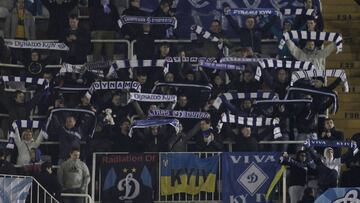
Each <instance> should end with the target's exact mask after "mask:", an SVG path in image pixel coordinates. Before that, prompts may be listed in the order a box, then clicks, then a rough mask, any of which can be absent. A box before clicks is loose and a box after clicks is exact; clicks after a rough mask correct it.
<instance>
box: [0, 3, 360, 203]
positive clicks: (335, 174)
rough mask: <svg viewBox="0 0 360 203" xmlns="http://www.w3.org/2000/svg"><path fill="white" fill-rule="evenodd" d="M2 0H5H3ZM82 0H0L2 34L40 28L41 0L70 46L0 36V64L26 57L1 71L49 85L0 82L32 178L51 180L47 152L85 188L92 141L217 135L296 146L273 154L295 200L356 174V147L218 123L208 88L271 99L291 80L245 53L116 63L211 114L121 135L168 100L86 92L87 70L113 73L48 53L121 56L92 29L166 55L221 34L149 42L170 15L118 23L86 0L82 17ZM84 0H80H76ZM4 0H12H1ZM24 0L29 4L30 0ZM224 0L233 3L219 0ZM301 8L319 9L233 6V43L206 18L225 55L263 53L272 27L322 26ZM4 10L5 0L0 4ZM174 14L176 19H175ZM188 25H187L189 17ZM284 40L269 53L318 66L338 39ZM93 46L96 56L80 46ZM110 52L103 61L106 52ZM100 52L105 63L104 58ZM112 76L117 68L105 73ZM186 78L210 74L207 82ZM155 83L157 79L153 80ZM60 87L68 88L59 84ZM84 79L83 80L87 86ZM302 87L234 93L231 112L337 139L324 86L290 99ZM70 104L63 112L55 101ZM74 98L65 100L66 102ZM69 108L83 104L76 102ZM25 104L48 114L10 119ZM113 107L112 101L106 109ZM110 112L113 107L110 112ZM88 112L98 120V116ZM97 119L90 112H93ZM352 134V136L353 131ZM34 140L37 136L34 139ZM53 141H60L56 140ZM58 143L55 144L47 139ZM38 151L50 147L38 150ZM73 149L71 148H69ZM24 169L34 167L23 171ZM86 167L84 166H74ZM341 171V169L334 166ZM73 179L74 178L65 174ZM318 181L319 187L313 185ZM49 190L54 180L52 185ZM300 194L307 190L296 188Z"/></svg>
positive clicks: (215, 145) (134, 6)
mask: <svg viewBox="0 0 360 203" xmlns="http://www.w3.org/2000/svg"><path fill="white" fill-rule="evenodd" d="M3 3H5V1H4V2H3ZM78 3H79V2H78V0H56V1H52V0H41V1H36V0H35V3H34V4H29V2H28V1H26V0H18V1H16V2H13V3H11V2H10V3H8V4H7V5H8V6H6V5H0V6H4V7H5V8H6V7H7V9H9V10H8V11H9V12H8V15H7V17H6V20H5V24H4V27H3V28H2V30H3V33H4V38H5V39H23V40H33V39H38V37H37V36H36V32H35V31H36V25H35V21H34V17H33V15H37V14H39V12H38V10H39V9H37V10H36V9H35V8H39V5H40V8H41V4H42V5H43V6H44V7H45V8H46V9H47V10H48V12H49V20H48V22H49V23H48V29H47V38H46V39H52V40H57V41H59V42H63V43H65V44H66V45H67V46H68V47H69V51H66V52H56V51H48V52H43V51H40V50H27V49H16V48H9V47H7V46H6V43H5V41H4V39H3V38H1V40H0V62H1V63H5V64H21V65H24V67H25V69H19V70H10V69H8V68H2V69H1V74H2V75H15V76H26V77H39V78H44V79H46V81H47V82H48V84H49V88H48V89H46V90H44V89H43V87H39V86H36V85H28V84H26V85H24V84H22V85H20V86H19V85H15V84H10V82H9V84H2V89H1V90H0V94H1V96H0V101H1V112H2V113H5V114H9V118H2V119H1V125H2V129H3V132H2V137H3V138H6V137H7V136H6V134H7V131H8V130H9V129H10V128H14V132H13V134H14V141H15V145H16V149H17V155H16V153H15V154H14V152H11V155H12V159H11V160H12V161H13V163H16V164H17V165H20V166H23V165H29V164H30V165H31V164H41V163H44V164H43V165H42V173H41V174H40V176H39V177H40V180H44V182H45V183H44V184H47V183H46V181H49V179H47V178H46V177H47V176H48V175H49V174H51V173H52V172H51V167H50V165H51V164H50V165H49V162H48V161H52V163H53V164H60V169H59V170H58V177H59V180H60V182H59V187H60V186H62V188H63V190H66V191H68V192H84V191H85V189H86V186H87V184H88V183H89V171H88V169H87V167H86V165H85V164H84V163H83V162H80V161H79V160H78V159H79V156H80V155H79V154H80V151H79V149H80V147H81V152H82V158H83V160H85V162H87V163H88V164H89V163H90V161H91V157H92V156H91V153H92V152H96V151H111V152H167V151H200V152H201V151H203V152H209V151H228V150H229V148H228V147H227V146H228V145H226V144H224V143H225V141H228V142H231V143H233V146H232V151H280V152H289V153H296V156H295V157H294V158H292V157H291V156H289V155H288V154H287V153H284V154H283V156H282V159H281V164H286V165H289V166H290V177H289V179H290V182H289V184H290V188H289V194H290V199H291V202H294V203H295V202H298V201H300V200H301V199H302V198H303V199H306V198H309V199H311V196H316V195H318V194H320V193H321V192H323V191H325V190H326V189H327V188H330V187H336V186H358V185H356V184H358V183H359V182H360V180H355V178H356V176H353V174H356V173H358V172H359V157H358V155H357V156H355V157H354V156H352V155H351V153H350V151H349V152H348V153H345V154H344V155H341V150H340V149H339V148H334V149H333V148H325V149H322V148H316V149H314V148H312V147H306V148H304V147H302V146H300V145H299V146H296V147H294V148H291V147H288V146H287V145H281V146H280V147H279V146H273V145H271V146H270V145H259V142H260V141H263V140H273V139H274V138H273V135H272V129H271V128H268V127H254V126H248V125H237V124H236V125H234V124H226V123H225V124H224V125H223V127H222V128H221V130H220V131H219V130H217V124H218V121H219V119H221V115H222V113H224V112H226V111H228V110H227V109H225V108H223V107H222V108H220V109H215V108H214V106H213V103H214V100H215V99H216V98H217V97H218V96H219V95H221V94H223V93H226V92H232V93H238V92H242V93H249V92H261V91H273V92H275V93H277V94H278V96H279V99H284V98H285V96H286V94H287V88H288V87H289V85H290V79H291V70H289V69H281V68H279V69H273V70H272V69H267V70H266V71H264V72H263V77H262V78H261V80H260V81H258V80H256V79H255V70H256V64H255V65H254V64H246V65H245V70H244V71H235V70H220V71H219V70H217V71H213V70H211V69H206V68H204V67H201V66H194V65H193V64H191V63H190V62H182V63H174V64H170V67H169V70H168V71H167V72H164V71H163V67H149V68H148V67H147V68H141V67H133V68H131V71H129V70H128V69H120V70H117V71H116V73H117V74H116V75H117V78H115V80H119V81H130V80H133V81H137V82H139V83H140V84H141V92H142V93H152V90H153V89H155V92H156V93H159V94H175V95H177V103H176V105H175V107H174V108H173V110H179V111H196V112H208V113H209V114H210V115H211V117H210V118H206V119H201V120H196V119H187V118H180V119H179V121H180V123H181V130H180V131H179V132H177V131H175V130H174V128H172V127H171V126H154V127H149V128H145V129H134V130H133V132H132V136H129V133H130V129H131V126H132V124H133V123H134V121H135V120H137V119H147V112H148V111H149V110H155V109H171V105H169V104H167V103H158V102H154V103H152V102H149V103H145V102H141V101H134V100H129V91H125V90H108V91H99V92H96V94H95V95H93V96H92V97H91V99H90V98H89V97H88V96H87V95H86V94H85V93H86V88H89V87H90V85H91V84H92V83H93V82H95V81H100V80H106V79H109V78H106V77H100V76H99V75H97V74H94V73H93V72H91V71H85V72H81V73H79V72H65V73H60V72H59V70H58V69H48V68H45V66H46V65H60V64H62V63H69V64H86V63H88V64H91V63H93V64H96V63H98V64H100V63H101V64H103V65H102V66H104V67H105V69H104V71H105V72H106V71H108V70H109V69H110V66H111V64H112V62H111V61H112V60H113V59H114V53H115V51H116V50H121V51H122V52H124V53H122V56H125V57H129V56H127V54H126V53H125V51H123V50H122V47H120V46H116V45H115V44H114V43H103V42H97V43H93V44H91V43H90V40H91V39H127V40H130V41H132V40H137V43H136V44H135V47H134V54H135V57H136V59H139V60H142V59H150V60H157V59H165V58H166V57H174V56H180V57H188V56H196V57H214V58H216V59H221V58H222V57H223V50H222V49H219V48H218V42H212V41H209V40H206V39H203V38H202V37H201V36H196V34H194V33H192V34H191V39H192V40H193V42H192V45H189V46H181V45H178V44H169V43H162V44H160V45H159V46H158V45H156V44H155V42H154V40H155V39H177V33H176V29H174V27H172V26H170V25H150V24H126V25H124V26H123V27H122V28H121V29H120V28H119V26H118V23H117V21H118V19H119V16H120V14H119V9H118V8H117V7H116V6H115V5H114V3H113V2H112V1H111V0H92V1H90V0H89V2H88V6H89V22H88V23H85V22H80V21H79V17H78V15H77V10H76V6H77V5H78ZM82 3H83V2H82ZM9 5H12V6H9ZM29 5H30V6H29ZM223 6H224V9H226V8H228V7H229V5H227V4H224V5H223ZM304 8H305V9H310V8H313V9H315V11H316V12H315V13H314V15H313V16H305V15H298V16H296V18H287V19H285V20H283V23H282V25H283V26H282V27H281V28H280V29H279V28H277V26H275V24H276V23H279V21H280V20H279V18H278V17H276V16H273V17H269V16H268V17H266V16H265V17H264V16H261V17H259V16H247V17H246V18H244V22H245V23H244V25H239V24H238V22H237V21H236V20H235V19H233V17H231V16H226V19H227V20H228V22H229V24H230V26H231V29H233V30H234V31H235V32H236V33H237V34H238V36H239V39H240V44H236V43H233V42H231V40H229V39H228V38H227V37H226V33H225V32H224V31H223V30H222V25H221V21H220V20H218V19H214V20H213V21H212V22H211V25H210V27H209V28H208V30H209V31H210V33H211V34H212V35H213V36H215V37H218V38H219V39H220V41H221V42H222V43H224V44H225V45H226V46H227V47H228V48H230V55H231V56H235V57H240V58H271V57H274V56H269V55H268V54H267V53H262V48H261V45H262V43H261V40H262V39H264V38H272V39H278V40H280V39H281V38H282V34H283V33H284V32H287V31H290V30H307V31H322V30H323V28H324V25H323V21H322V16H321V12H320V10H319V9H318V8H315V7H314V6H313V2H312V0H304ZM2 11H3V10H2ZM175 14H176V8H174V7H173V2H172V0H161V1H160V3H159V6H158V8H157V9H156V10H154V11H153V12H151V13H148V12H145V11H144V10H142V9H141V8H140V0H130V1H129V7H128V8H126V9H125V10H123V11H122V13H121V15H130V16H154V17H173V16H175ZM177 20H178V21H179V22H178V23H181V19H177ZM189 29H190V28H189ZM286 45H287V46H286V47H285V49H283V50H281V51H279V52H278V54H277V56H276V57H277V58H279V59H286V60H302V61H311V62H312V63H313V64H314V65H315V67H316V68H317V69H321V70H324V69H325V59H326V57H327V56H329V55H330V54H331V53H332V52H333V50H334V49H335V48H336V46H335V45H334V43H330V44H329V45H323V43H322V42H320V41H312V40H309V41H303V40H299V41H292V40H288V41H287V42H286ZM88 55H92V57H88ZM108 62H109V63H108ZM104 64H105V65H104ZM111 80H114V78H112V79H111ZM162 82H163V83H166V84H174V83H177V84H190V87H189V86H187V87H175V86H171V85H169V86H161V87H160V88H159V87H157V84H159V83H162ZM339 83H340V80H339V79H337V80H336V81H335V82H334V83H332V84H330V85H326V83H325V80H324V79H323V78H313V79H310V80H300V81H299V82H297V83H296V84H295V86H298V87H303V88H313V89H316V90H320V91H329V92H334V90H335V88H336V87H337V85H338V84H339ZM191 85H195V86H196V85H202V86H210V87H211V90H210V91H205V90H203V89H201V88H196V87H195V86H194V87H191ZM14 86H15V87H16V88H18V89H21V90H26V89H27V90H32V91H33V92H35V94H34V96H33V97H32V98H29V94H27V93H24V91H21V90H17V91H15V93H9V92H7V91H5V89H7V88H8V87H14ZM154 87H155V88H154ZM66 88H68V89H66ZM84 88H85V90H84ZM299 98H301V99H303V98H307V99H308V98H310V99H312V103H311V104H305V105H304V104H295V105H284V104H276V105H273V106H271V107H269V106H265V107H264V106H258V105H255V103H254V101H255V100H254V99H239V100H233V101H231V104H230V105H233V106H235V109H232V110H231V111H230V112H231V113H232V114H236V115H238V116H243V117H269V116H271V117H278V118H280V129H281V134H282V137H281V138H280V140H284V141H286V140H302V141H303V140H306V139H309V138H311V139H328V140H344V135H343V133H342V132H340V131H337V130H336V129H335V124H334V122H333V121H332V120H331V119H324V118H323V117H321V115H323V114H324V112H325V111H326V110H327V109H328V108H329V107H330V106H331V105H334V104H333V102H331V101H330V99H329V98H324V97H319V96H314V95H310V94H309V95H300V96H299V95H297V99H299ZM63 108H66V109H67V110H65V111H64V112H62V111H59V112H56V113H55V112H54V110H56V109H63ZM69 109H70V110H69ZM71 109H77V110H79V109H80V110H84V111H75V110H71ZM31 112H35V114H38V115H44V116H46V118H51V119H50V122H49V123H50V124H49V125H48V126H47V127H48V128H47V129H46V131H47V132H45V129H41V130H32V129H21V128H20V127H16V126H11V124H12V123H13V121H16V120H29V118H30V117H29V116H30V114H31ZM109 112H110V113H109ZM109 116H110V117H109ZM94 121H95V123H96V125H93V124H94ZM96 121H97V122H96ZM359 138H360V137H359V136H353V138H352V139H353V140H354V141H357V143H359V141H360V140H359ZM43 139H49V140H54V141H59V143H60V144H58V146H57V147H48V146H41V142H42V141H43ZM39 146H40V147H39ZM56 148H58V151H57V150H56ZM54 149H55V150H54ZM45 155H51V157H50V158H49V156H45ZM69 156H70V158H69ZM0 158H1V161H0V163H1V169H0V170H1V171H4V172H5V171H8V172H9V173H13V172H14V169H13V168H12V167H11V164H10V163H9V162H7V161H6V160H5V153H4V152H1V154H0ZM344 163H345V164H346V165H347V166H348V168H349V170H348V171H346V172H345V173H343V174H341V171H340V167H341V164H344ZM74 167H75V168H78V169H79V170H77V174H75V175H74V174H73V173H70V174H67V172H66V171H67V169H69V168H70V169H73V168H74ZM30 173H31V172H30ZM79 177H82V178H79ZM340 177H341V178H340ZM70 180H71V181H72V182H71V181H70ZM314 189H316V190H315V191H314ZM52 190H53V192H54V193H57V192H58V191H59V190H60V189H59V188H56V187H55V188H53V189H52ZM303 194H305V195H304V197H303ZM303 202H308V201H307V200H304V201H303Z"/></svg>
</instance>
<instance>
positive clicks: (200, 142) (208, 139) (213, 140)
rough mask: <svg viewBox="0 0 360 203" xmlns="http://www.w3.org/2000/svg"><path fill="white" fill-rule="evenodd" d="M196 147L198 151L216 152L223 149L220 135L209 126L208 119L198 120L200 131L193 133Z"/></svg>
mask: <svg viewBox="0 0 360 203" xmlns="http://www.w3.org/2000/svg"><path fill="white" fill-rule="evenodd" d="M195 139H196V144H195V145H196V147H195V150H196V151H198V152H218V151H222V150H223V147H224V146H223V144H222V139H221V137H220V135H219V134H218V133H217V132H216V130H214V129H213V128H212V127H211V120H210V119H203V120H201V121H200V132H199V133H197V134H196V135H195Z"/></svg>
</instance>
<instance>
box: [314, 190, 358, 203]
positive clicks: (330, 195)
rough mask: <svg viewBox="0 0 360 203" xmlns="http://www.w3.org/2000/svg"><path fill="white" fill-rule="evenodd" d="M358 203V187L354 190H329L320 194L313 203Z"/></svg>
mask: <svg viewBox="0 0 360 203" xmlns="http://www.w3.org/2000/svg"><path fill="white" fill-rule="evenodd" d="M323 202H329V203H359V202H360V187H356V188H330V189H328V190H326V191H325V192H324V193H323V194H321V195H320V196H319V197H318V198H317V199H316V200H315V203H323Z"/></svg>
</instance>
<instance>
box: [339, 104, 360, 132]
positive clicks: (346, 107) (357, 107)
mask: <svg viewBox="0 0 360 203" xmlns="http://www.w3.org/2000/svg"><path fill="white" fill-rule="evenodd" d="M339 111H360V102H346V103H342V102H340V103H339ZM359 128H360V125H359Z"/></svg>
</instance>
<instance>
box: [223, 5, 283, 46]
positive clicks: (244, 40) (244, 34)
mask: <svg viewBox="0 0 360 203" xmlns="http://www.w3.org/2000/svg"><path fill="white" fill-rule="evenodd" d="M224 7H229V5H228V4H226V5H224ZM226 18H227V20H228V21H229V23H230V26H231V27H232V28H233V29H234V31H235V32H237V33H238V34H239V35H240V44H241V46H242V47H251V48H252V49H253V50H254V52H257V53H261V39H262V36H263V34H265V33H266V32H268V31H269V30H270V27H271V26H272V25H273V24H274V23H275V21H276V18H277V17H276V16H273V17H272V18H271V19H270V20H269V22H268V23H266V24H265V25H264V26H263V27H262V28H256V27H255V26H256V19H255V16H247V17H246V20H245V27H239V25H238V23H237V22H236V21H235V20H234V19H233V18H232V17H231V16H230V15H226Z"/></svg>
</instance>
